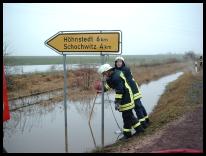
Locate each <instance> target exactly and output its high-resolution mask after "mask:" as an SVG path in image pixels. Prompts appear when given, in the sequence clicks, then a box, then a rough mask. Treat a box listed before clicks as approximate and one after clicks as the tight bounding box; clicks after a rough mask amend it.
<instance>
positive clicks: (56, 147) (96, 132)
mask: <svg viewBox="0 0 206 156" xmlns="http://www.w3.org/2000/svg"><path fill="white" fill-rule="evenodd" d="M182 74H183V73H182V72H178V73H176V74H171V75H168V76H165V77H162V78H160V79H158V80H156V81H152V82H150V83H148V84H143V85H142V86H140V89H141V91H142V94H143V98H142V103H143V105H144V106H145V109H146V110H147V112H148V113H151V112H152V110H153V108H154V106H155V105H156V104H157V101H158V99H159V97H160V95H161V94H162V93H163V92H164V89H165V87H166V85H167V84H168V83H169V82H172V81H174V80H176V79H177V78H178V77H179V76H180V75H182ZM113 100H114V93H113V92H111V93H105V102H104V104H105V105H104V106H105V107H104V117H105V118H104V145H108V144H112V143H114V142H115V141H116V140H117V139H118V137H119V134H116V133H115V131H117V130H119V128H118V126H117V123H118V124H119V125H120V127H122V125H123V121H122V117H121V113H120V112H118V111H115V110H114V105H113ZM93 102H94V99H93V98H92V99H88V100H86V101H78V102H72V101H69V100H68V101H67V105H68V107H67V124H68V152H72V153H73V152H78V153H83V152H89V151H91V150H92V149H94V148H95V147H96V146H99V147H101V145H102V141H101V134H102V133H101V132H102V131H101V125H102V124H101V115H102V114H101V108H102V105H101V95H98V96H97V98H96V104H95V105H94V111H93V113H92V118H91V123H90V125H89V124H88V120H89V116H90V113H91V109H92V106H93ZM112 112H113V113H114V114H113V113H112ZM113 115H114V116H115V118H116V120H117V123H116V122H115V118H114V117H113ZM133 132H134V131H133ZM120 137H121V136H120ZM3 141H4V147H5V148H6V150H7V151H8V152H9V153H26V152H27V153H41V152H44V153H64V152H65V123H64V105H63V102H59V103H55V104H50V105H49V106H42V105H31V106H28V107H24V108H21V109H18V110H16V111H13V112H11V119H10V120H9V121H8V122H6V123H4V140H3Z"/></svg>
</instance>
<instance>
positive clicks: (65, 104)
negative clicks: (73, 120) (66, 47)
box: [63, 54, 68, 153]
mask: <svg viewBox="0 0 206 156" xmlns="http://www.w3.org/2000/svg"><path fill="white" fill-rule="evenodd" d="M63 66H64V117H65V152H66V153H68V139H67V138H68V137H67V93H68V92H67V69H66V54H63Z"/></svg>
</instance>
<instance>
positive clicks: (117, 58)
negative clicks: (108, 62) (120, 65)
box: [115, 56, 124, 62]
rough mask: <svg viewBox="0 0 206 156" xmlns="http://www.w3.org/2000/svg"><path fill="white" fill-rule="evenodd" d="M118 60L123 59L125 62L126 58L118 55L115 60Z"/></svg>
mask: <svg viewBox="0 0 206 156" xmlns="http://www.w3.org/2000/svg"><path fill="white" fill-rule="evenodd" d="M117 60H122V61H123V62H124V58H123V57H122V56H117V57H116V58H115V61H117Z"/></svg>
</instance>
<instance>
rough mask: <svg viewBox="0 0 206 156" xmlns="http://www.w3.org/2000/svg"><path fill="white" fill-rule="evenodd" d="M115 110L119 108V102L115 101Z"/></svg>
mask: <svg viewBox="0 0 206 156" xmlns="http://www.w3.org/2000/svg"><path fill="white" fill-rule="evenodd" d="M114 104H115V107H114V108H115V110H118V111H119V107H120V103H119V102H117V101H115V103H114Z"/></svg>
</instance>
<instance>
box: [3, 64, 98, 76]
mask: <svg viewBox="0 0 206 156" xmlns="http://www.w3.org/2000/svg"><path fill="white" fill-rule="evenodd" d="M98 67H99V65H98V64H69V65H67V70H76V69H81V68H98ZM6 69H7V70H8V74H9V75H16V74H28V73H39V72H52V71H63V64H57V65H16V66H6Z"/></svg>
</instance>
